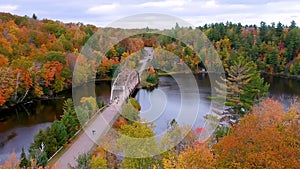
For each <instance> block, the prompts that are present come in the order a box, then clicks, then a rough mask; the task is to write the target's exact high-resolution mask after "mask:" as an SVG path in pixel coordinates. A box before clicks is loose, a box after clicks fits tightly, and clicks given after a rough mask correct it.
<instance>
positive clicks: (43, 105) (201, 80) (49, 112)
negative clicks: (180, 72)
mask: <svg viewBox="0 0 300 169" xmlns="http://www.w3.org/2000/svg"><path fill="white" fill-rule="evenodd" d="M196 77H197V78H196V79H197V83H198V90H199V94H200V103H199V109H198V110H199V113H198V116H197V118H195V123H194V124H195V125H194V127H198V126H201V125H202V124H203V120H204V119H203V115H204V114H205V113H207V112H208V111H209V108H210V100H208V99H207V96H209V95H210V83H209V78H208V77H207V75H205V74H202V75H201V74H200V75H199V76H196ZM180 78H185V76H182V77H180ZM265 80H266V81H267V82H269V83H270V84H271V86H270V90H269V91H270V96H271V97H273V98H276V99H278V98H279V99H280V100H282V101H283V102H284V104H285V105H288V102H289V99H290V98H292V97H299V96H300V88H299V86H300V81H296V80H289V79H282V78H278V77H271V76H267V77H265ZM110 85H111V83H110V82H108V81H103V82H99V83H97V84H96V87H95V93H96V96H97V99H98V100H105V101H106V102H107V101H108V100H109V97H110ZM89 89H90V85H84V86H82V87H81V90H86V91H89ZM58 96H61V97H64V98H61V99H55V100H35V101H33V102H32V103H29V104H26V105H22V106H21V105H20V106H18V107H14V108H13V109H9V110H2V111H1V112H0V113H1V117H0V164H3V162H4V161H5V160H7V159H8V157H9V156H10V154H11V153H12V152H15V153H16V154H17V155H18V156H19V154H20V153H21V149H22V147H24V149H25V150H26V152H27V150H28V148H29V146H30V143H31V142H32V141H33V136H34V135H35V133H37V132H38V130H39V129H41V128H46V127H48V126H50V125H51V123H52V122H53V121H54V120H55V119H60V116H61V114H62V106H63V102H64V100H65V99H67V98H69V97H71V90H68V91H65V92H63V93H61V94H59V95H58ZM135 98H136V99H137V100H138V101H139V102H140V104H141V107H142V109H141V117H142V118H146V119H148V120H149V121H153V122H154V124H155V126H156V127H155V128H154V130H155V132H156V133H157V134H161V133H163V131H165V130H166V128H167V127H168V124H169V123H170V121H171V120H172V119H174V118H176V117H177V116H178V113H179V111H178V110H179V108H180V103H181V97H180V92H179V87H178V85H177V83H176V81H175V80H174V79H173V78H172V77H171V76H160V77H159V85H158V87H157V88H155V89H154V90H152V91H148V90H145V89H140V90H139V91H138V92H137V93H136V95H135ZM151 98H152V99H151ZM154 98H155V99H154ZM162 98H164V99H162ZM150 100H151V101H150ZM160 100H166V102H165V103H162V102H161V104H162V105H164V106H163V109H159V108H157V107H155V106H152V105H155V104H153V103H154V102H155V101H156V102H159V101H160ZM153 110H157V111H156V112H159V114H155V115H153V113H152V114H151V113H149V112H153Z"/></svg>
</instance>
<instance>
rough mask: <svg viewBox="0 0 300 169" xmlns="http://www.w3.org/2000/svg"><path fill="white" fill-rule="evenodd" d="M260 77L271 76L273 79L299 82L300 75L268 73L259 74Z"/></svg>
mask: <svg viewBox="0 0 300 169" xmlns="http://www.w3.org/2000/svg"><path fill="white" fill-rule="evenodd" d="M261 75H262V76H273V77H280V78H284V79H291V80H297V81H300V75H290V74H285V73H269V72H261Z"/></svg>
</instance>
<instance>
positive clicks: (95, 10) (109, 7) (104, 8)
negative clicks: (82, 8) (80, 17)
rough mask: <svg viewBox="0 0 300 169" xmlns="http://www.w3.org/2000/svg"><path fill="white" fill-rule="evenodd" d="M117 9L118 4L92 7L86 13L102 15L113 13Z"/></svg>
mask: <svg viewBox="0 0 300 169" xmlns="http://www.w3.org/2000/svg"><path fill="white" fill-rule="evenodd" d="M118 7H119V4H118V3H112V4H105V5H98V6H93V7H91V8H89V9H88V10H87V13H91V14H102V13H107V12H112V11H115V10H116V9H117V8H118Z"/></svg>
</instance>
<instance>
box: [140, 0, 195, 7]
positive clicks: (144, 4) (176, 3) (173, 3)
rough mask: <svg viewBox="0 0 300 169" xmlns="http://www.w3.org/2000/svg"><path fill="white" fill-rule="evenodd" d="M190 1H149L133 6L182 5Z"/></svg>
mask: <svg viewBox="0 0 300 169" xmlns="http://www.w3.org/2000/svg"><path fill="white" fill-rule="evenodd" d="M189 2H191V1H190V0H165V1H150V2H145V3H141V4H138V5H136V6H135V7H143V8H145V7H159V8H163V7H182V6H184V5H185V4H187V3H189Z"/></svg>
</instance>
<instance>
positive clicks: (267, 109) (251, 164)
mask: <svg viewBox="0 0 300 169" xmlns="http://www.w3.org/2000/svg"><path fill="white" fill-rule="evenodd" d="M299 113H300V111H299V107H297V108H295V107H293V108H291V109H290V110H288V111H287V112H285V111H284V109H283V106H282V105H281V104H280V103H279V102H277V101H274V100H271V99H267V100H265V101H263V102H262V103H261V104H260V105H258V106H255V107H254V108H253V110H252V113H250V114H247V115H246V116H245V117H244V118H243V119H242V120H241V121H240V122H239V123H238V124H237V125H236V126H234V127H233V129H232V131H231V133H230V134H229V136H225V137H224V138H223V139H222V140H221V141H220V142H219V143H218V144H216V145H215V146H214V150H215V153H216V157H217V166H218V168H300V161H299V157H300V149H299V146H300V137H299V136H300V135H299V131H300V123H299V117H300V116H299Z"/></svg>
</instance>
